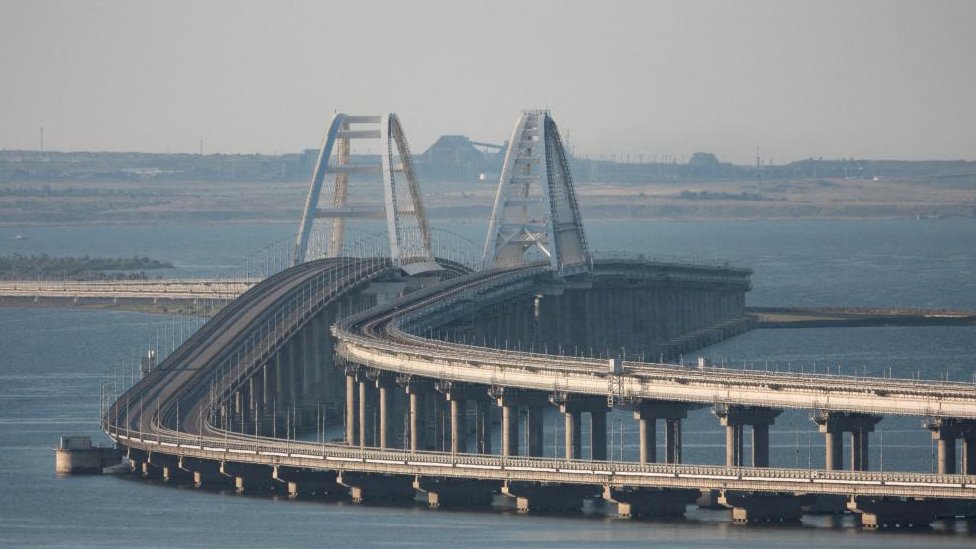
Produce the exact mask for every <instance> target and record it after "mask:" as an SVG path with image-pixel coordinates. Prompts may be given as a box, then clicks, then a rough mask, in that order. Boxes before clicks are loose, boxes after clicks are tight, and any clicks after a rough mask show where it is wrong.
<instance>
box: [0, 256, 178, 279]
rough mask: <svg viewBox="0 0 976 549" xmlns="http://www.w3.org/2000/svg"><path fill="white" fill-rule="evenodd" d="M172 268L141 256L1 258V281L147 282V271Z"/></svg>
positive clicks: (171, 265)
mask: <svg viewBox="0 0 976 549" xmlns="http://www.w3.org/2000/svg"><path fill="white" fill-rule="evenodd" d="M172 268H173V264H172V263H169V262H164V261H159V260H158V259H151V258H149V257H138V256H133V257H116V258H106V257H89V256H87V255H86V256H84V257H51V256H49V255H47V254H41V255H21V254H12V255H4V256H0V280H145V279H147V278H148V276H147V275H146V271H148V270H155V269H172Z"/></svg>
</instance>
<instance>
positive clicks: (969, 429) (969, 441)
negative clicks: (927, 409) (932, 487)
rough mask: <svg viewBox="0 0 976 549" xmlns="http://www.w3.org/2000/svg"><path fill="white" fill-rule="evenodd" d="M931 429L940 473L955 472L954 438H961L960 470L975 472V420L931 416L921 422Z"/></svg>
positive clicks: (948, 473) (968, 472)
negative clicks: (936, 449)
mask: <svg viewBox="0 0 976 549" xmlns="http://www.w3.org/2000/svg"><path fill="white" fill-rule="evenodd" d="M923 425H924V426H925V427H926V428H927V429H929V430H930V431H932V439H933V440H935V441H936V446H937V448H938V470H939V474H940V475H952V474H955V473H956V439H960V438H961V439H963V445H962V472H963V473H964V474H967V475H972V474H976V463H974V462H973V461H974V459H976V421H973V420H964V419H953V418H932V419H930V420H928V421H926V422H925V423H924V424H923Z"/></svg>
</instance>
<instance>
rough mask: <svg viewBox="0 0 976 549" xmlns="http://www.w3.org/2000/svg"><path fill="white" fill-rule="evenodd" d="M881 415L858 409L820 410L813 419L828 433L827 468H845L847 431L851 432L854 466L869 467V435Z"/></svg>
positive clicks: (857, 467) (821, 429) (858, 468)
mask: <svg viewBox="0 0 976 549" xmlns="http://www.w3.org/2000/svg"><path fill="white" fill-rule="evenodd" d="M881 419H882V418H881V416H875V415H870V414H861V413H856V412H824V411H820V412H817V413H816V414H815V415H814V417H813V421H814V422H815V423H816V424H817V425H818V426H819V429H820V432H821V433H824V435H825V441H826V452H827V453H826V458H825V463H826V469H828V470H841V469H843V468H844V464H843V455H844V454H843V452H844V450H843V443H842V438H841V437H842V436H843V433H845V432H846V433H851V464H850V466H851V470H852V471H867V470H868V469H869V465H870V464H869V461H868V455H869V450H870V447H869V444H868V443H869V442H870V440H869V438H868V437H869V436H870V433H871V431H874V426H875V425H876V424H877V423H878V422H879V421H881Z"/></svg>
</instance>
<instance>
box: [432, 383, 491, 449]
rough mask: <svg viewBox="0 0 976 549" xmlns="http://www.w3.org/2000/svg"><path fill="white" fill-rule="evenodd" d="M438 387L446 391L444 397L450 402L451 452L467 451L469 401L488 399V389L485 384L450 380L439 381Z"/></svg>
mask: <svg viewBox="0 0 976 549" xmlns="http://www.w3.org/2000/svg"><path fill="white" fill-rule="evenodd" d="M437 389H438V390H439V391H441V392H443V393H444V398H445V399H446V400H447V402H449V403H450V412H451V452H454V453H459V452H467V451H468V427H467V402H468V401H469V400H474V401H483V400H485V399H487V398H488V389H487V388H486V387H485V386H483V385H465V384H463V383H454V382H450V381H441V382H438V383H437Z"/></svg>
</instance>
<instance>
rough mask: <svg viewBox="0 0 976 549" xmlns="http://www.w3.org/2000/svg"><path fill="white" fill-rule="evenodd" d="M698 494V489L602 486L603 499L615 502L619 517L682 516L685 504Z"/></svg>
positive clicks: (692, 501) (691, 501)
mask: <svg viewBox="0 0 976 549" xmlns="http://www.w3.org/2000/svg"><path fill="white" fill-rule="evenodd" d="M700 495H701V492H700V491H699V490H683V489H670V488H634V489H623V488H613V487H610V486H604V487H603V499H604V500H606V501H608V502H610V503H616V504H617V516H618V517H620V518H675V517H683V516H684V514H685V510H686V508H687V506H688V505H689V504H691V503H694V502H695V500H696V499H698V497H699V496H700Z"/></svg>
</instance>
